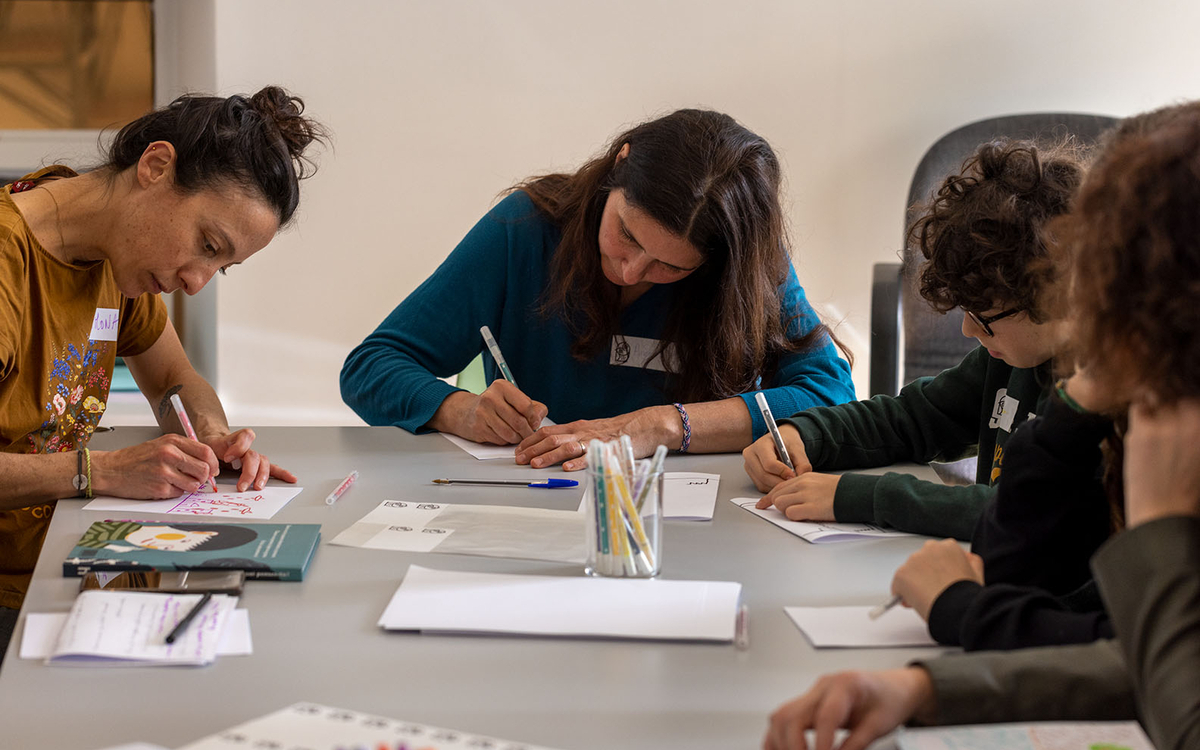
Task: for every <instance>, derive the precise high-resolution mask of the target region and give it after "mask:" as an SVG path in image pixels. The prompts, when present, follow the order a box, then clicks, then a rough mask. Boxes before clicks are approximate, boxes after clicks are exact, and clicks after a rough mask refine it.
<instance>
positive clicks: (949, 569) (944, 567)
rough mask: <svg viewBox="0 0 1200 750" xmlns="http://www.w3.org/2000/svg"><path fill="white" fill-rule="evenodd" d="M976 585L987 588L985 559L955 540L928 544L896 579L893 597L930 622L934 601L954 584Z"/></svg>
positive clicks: (900, 571)
mask: <svg viewBox="0 0 1200 750" xmlns="http://www.w3.org/2000/svg"><path fill="white" fill-rule="evenodd" d="M958 581H975V582H976V583H978V584H980V585H982V584H983V558H981V557H980V556H979V555H976V554H974V553H973V552H967V551H966V550H964V549H963V548H962V547H961V546H960V545H959V543H958V542H957V541H955V540H953V539H942V540H941V541H936V542H935V541H932V540H931V541H928V542H925V544H924V545H923V546H922V547H921V549H919V550H917V551H916V552H914V553H913V554H912V555H911V556H909V558H908V560H906V561H905V562H904V564H903V565H901V566H900V568H899V569H898V570H897V571H896V575H895V577H894V578H892V593H893V594H895V595H896V596H898V597H900V600H901V601H902V602H903V603H904V606H906V607H912V608H913V609H915V610H916V611H917V614H919V615H921V619H922V620H925V621H926V622H928V621H929V610H930V609H932V608H933V603H934V601H936V600H937V598H938V597H939V596H940V595H941V593H942V592H943V591H945V590H946V589H947V588H949V587H950V584H952V583H956V582H958Z"/></svg>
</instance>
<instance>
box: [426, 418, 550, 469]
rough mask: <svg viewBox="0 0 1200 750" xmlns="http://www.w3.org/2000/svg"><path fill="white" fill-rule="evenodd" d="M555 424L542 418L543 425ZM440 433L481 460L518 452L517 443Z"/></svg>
mask: <svg viewBox="0 0 1200 750" xmlns="http://www.w3.org/2000/svg"><path fill="white" fill-rule="evenodd" d="M553 424H554V422H553V420H551V419H550V418H549V417H547V418H546V419H543V420H542V424H541V426H542V427H549V426H551V425H553ZM439 434H440V435H441V436H442V437H444V438H446V439H447V440H449V441H450V442H452V443H454V444H455V445H457V446H458V447H459V448H462V449H463V450H465V451H466V452H467V453H470V454H471V455H472V456H474V457H475V458H478V459H479V460H480V461H490V460H491V459H493V458H510V459H511V458H512V457H513V456H515V455H516V453H517V446H515V445H490V444H488V443H476V442H475V441H473V440H467V439H466V438H462V437H459V436H458V435H451V434H450V433H448V432H442V433H439Z"/></svg>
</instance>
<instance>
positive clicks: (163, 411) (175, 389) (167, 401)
mask: <svg viewBox="0 0 1200 750" xmlns="http://www.w3.org/2000/svg"><path fill="white" fill-rule="evenodd" d="M182 390H183V386H182V385H173V386H171V387H170V388H168V389H167V392H166V394H164V395H163V397H162V401H161V402H160V403H159V404H158V418H159V419H162V418H163V417H165V416H167V415H168V414H170V413H171V397H172V396H174V395H175V394H176V393H179V392H180V391H182Z"/></svg>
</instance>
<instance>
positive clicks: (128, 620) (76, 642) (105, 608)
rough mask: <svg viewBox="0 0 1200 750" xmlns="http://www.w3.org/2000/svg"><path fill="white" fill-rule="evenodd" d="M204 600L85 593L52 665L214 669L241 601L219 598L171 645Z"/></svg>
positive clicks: (183, 596)
mask: <svg viewBox="0 0 1200 750" xmlns="http://www.w3.org/2000/svg"><path fill="white" fill-rule="evenodd" d="M200 599H201V595H200V594H157V593H146V592H140V591H83V592H80V594H79V596H77V597H75V604H74V605H73V606H72V607H71V612H70V613H69V614H68V615H67V620H66V622H65V623H64V624H63V627H62V631H61V632H60V633H59V636H58V641H57V642H56V643H55V645H54V648H53V649H52V651H51V654H50V657H49V658H48V659H47V663H49V664H67V665H85V666H98V665H105V666H115V665H121V664H126V665H146V664H163V665H166V664H171V665H200V664H208V663H210V662H212V661H213V660H214V659H216V656H217V643H218V642H219V640H220V636H221V633H222V632H223V629H224V626H225V623H226V621H227V620H228V616H229V613H230V612H232V611H233V608H234V606H236V604H237V597H234V596H227V595H225V594H216V595H214V596H213V597H212V599H211V600H209V602H208V603H207V604H206V605H205V606H204V609H203V610H202V611H201V612H200V614H199V615H198V616H197V617H196V618H195V619H194V620H193V621H192V623H191V624H190V625H189V626H188V627H187V628H186V629H185V630H184V631H183V633H181V634H180V635H179V636H178V637H177V638H176V640H175V643H172V644H168V643H166V641H165V639H166V636H167V634H168V633H170V632H171V630H172V629H173V628H174V627H175V625H176V624H177V623H178V622H179V621H180V620H182V619H183V617H184V616H185V615H187V614H188V613H189V612H190V611H191V610H192V608H193V607H195V606H197V604H199V602H200Z"/></svg>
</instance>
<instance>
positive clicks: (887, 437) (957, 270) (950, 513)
mask: <svg viewBox="0 0 1200 750" xmlns="http://www.w3.org/2000/svg"><path fill="white" fill-rule="evenodd" d="M1083 173H1084V158H1083V154H1082V153H1081V152H1080V150H1079V149H1078V148H1077V147H1076V146H1074V145H1072V144H1071V143H1059V144H1054V145H1046V144H1037V143H1032V142H1028V141H1009V140H999V141H993V142H990V143H986V144H984V145H982V146H980V147H979V149H978V150H977V151H976V153H975V154H974V155H973V156H972V157H971V158H970V159H968V160H967V161H966V163H965V164H964V165H963V168H962V170H961V172H960V173H959V174H955V175H952V176H950V177H947V178H946V180H945V182H944V183H943V184H942V186H941V188H940V189H939V190H938V192H937V194H936V195H935V196H934V198H933V200H932V202H931V203H930V204H929V206H928V208H927V209H926V211H925V213H924V215H923V216H922V217H921V218H920V219H918V220H917V221H916V222H915V223H914V225H913V226H912V227H911V228H910V230H909V240H910V242H912V243H913V244H915V245H916V247H917V248H919V249H920V251H921V253H922V255H923V256H924V257H925V258H926V259H927V261H926V263H925V265H924V266H923V268H922V272H921V287H920V290H921V295H922V296H923V297H924V298H925V299H926V300H927V301H929V303H930V304H932V305H933V306H934V307H935V308H936V309H938V310H940V311H942V312H947V311H949V310H951V309H954V308H956V307H960V308H962V309H963V310H964V311H966V313H967V314H966V316H965V317H964V320H963V335H965V336H968V337H972V338H975V339H978V341H979V343H980V347H979V348H978V349H976V350H975V351H973V352H971V353H970V354H968V355H967V356H966V357H965V358H964V359H963V361H962V362H961V363H960V364H959V365H957V366H956V367H953V368H950V369H948V370H946V371H945V372H943V373H941V374H940V375H938V376H936V377H928V378H921V379H918V380H916V381H914V382H912V383H910V384H909V385H907V386H905V388H904V389H903V390H901V392H900V394H899V395H898V396H895V397H889V396H876V397H875V398H873V399H870V400H868V401H857V402H851V403H846V404H841V405H838V406H831V407H818V408H811V409H807V410H805V411H802V412H800V413H797V414H795V415H793V416H791V417H789V418H787V419H782V420H780V421H779V425H780V433H781V434H782V436H783V440H784V443H785V445H786V447H787V449H788V452H789V453H790V455H791V458H792V460H793V462H794V465H795V467H796V468H795V471H792V470H790V469H788V468H787V467H786V466H785V465H784V464H783V463H782V462H781V461H780V460H779V457H778V456H777V455H776V452H775V446H774V443H773V442H772V440H771V438H770V436H769V435H768V436H766V437H764V438H761V439H759V440H758V441H756V442H755V443H753V444H752V445H751V446H750V447H749V448H747V449H746V450H745V451H743V455H744V457H745V466H746V473H747V474H749V475H750V478H751V479H752V480H753V481H754V484H755V486H757V487H758V489H759V490H760V491H762V492H765V493H767V494H766V496H765V497H763V498H762V499H761V500H760V501H759V503H758V507H759V508H767V507H770V506H772V505H773V506H775V507H777V508H779V509H780V510H781V511H783V512H784V513H785V514H786V515H787V517H788V518H791V519H792V520H796V521H840V522H846V523H874V524H878V525H880V526H884V527H889V528H894V529H897V530H901V531H909V532H915V533H920V534H929V535H931V536H947V537H954V538H957V539H969V538H971V535H972V533H973V532H974V530H975V528H976V525H977V524H978V522H979V518H980V515H981V514H982V512H983V509H984V507H985V506H986V504H987V503H988V501H989V500H991V498H992V497H993V496H994V494H995V485H996V483H997V481H998V480H999V479H1000V475H1001V468H1002V466H1003V463H1004V455H1005V450H1006V444H1007V442H1008V440H1009V437H1010V435H1011V434H1012V432H1013V430H1014V429H1015V428H1016V426H1017V425H1019V424H1021V423H1022V422H1024V421H1025V420H1026V419H1028V418H1029V417H1030V416H1032V415H1034V414H1037V413H1040V411H1041V410H1042V409H1043V407H1044V405H1045V401H1046V397H1047V393H1048V386H1049V384H1050V383H1051V381H1052V378H1051V375H1050V372H1049V368H1050V360H1051V358H1052V357H1053V355H1054V352H1055V350H1056V349H1057V348H1058V346H1059V343H1060V339H1061V325H1060V323H1059V322H1058V321H1056V320H1054V319H1052V318H1050V317H1049V316H1047V315H1046V314H1045V312H1044V311H1043V310H1042V308H1041V306H1040V305H1039V295H1040V293H1041V291H1042V287H1043V285H1044V284H1045V282H1046V280H1047V277H1046V274H1045V271H1044V268H1043V266H1042V265H1041V261H1042V260H1043V259H1044V258H1045V254H1046V251H1045V247H1044V246H1043V244H1042V241H1041V238H1040V236H1039V232H1040V230H1041V228H1042V225H1043V224H1044V223H1045V222H1046V221H1047V220H1049V219H1051V218H1053V217H1055V216H1058V215H1061V214H1063V213H1065V212H1066V210H1067V208H1068V205H1069V202H1070V199H1071V196H1072V194H1073V193H1074V191H1075V189H1076V188H1077V187H1078V185H1079V182H1080V181H1081V179H1082V177H1083ZM969 456H978V458H979V460H978V469H977V473H976V482H975V484H974V485H969V486H965V487H964V486H945V485H941V484H936V483H932V482H925V481H922V480H919V479H916V478H915V477H912V476H909V475H907V474H901V473H888V474H884V475H882V476H879V475H864V474H844V475H841V476H837V475H832V474H824V473H819V472H820V471H823V470H840V469H856V468H866V467H874V466H886V465H889V464H893V463H896V462H899V461H916V462H920V463H928V462H930V461H954V460H958V459H961V458H966V457H969Z"/></svg>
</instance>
